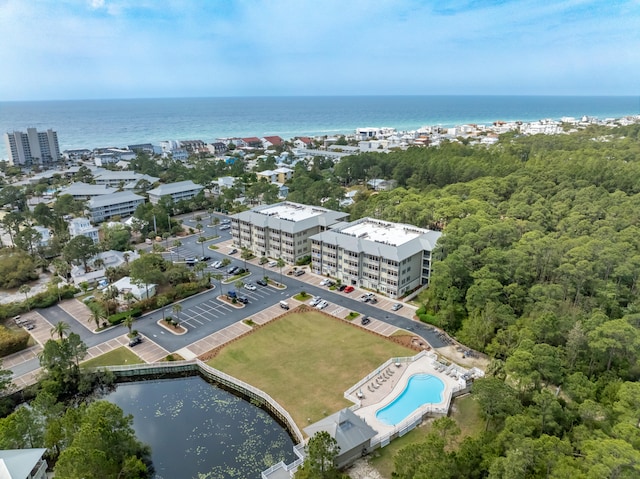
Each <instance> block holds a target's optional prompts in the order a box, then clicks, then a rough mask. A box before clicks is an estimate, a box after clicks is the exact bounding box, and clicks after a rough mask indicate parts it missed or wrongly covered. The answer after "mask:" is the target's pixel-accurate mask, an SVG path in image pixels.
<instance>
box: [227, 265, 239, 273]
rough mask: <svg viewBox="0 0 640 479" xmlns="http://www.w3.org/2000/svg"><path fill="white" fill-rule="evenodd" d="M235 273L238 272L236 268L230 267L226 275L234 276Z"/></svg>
mask: <svg viewBox="0 0 640 479" xmlns="http://www.w3.org/2000/svg"><path fill="white" fill-rule="evenodd" d="M237 271H238V267H237V266H232V267H231V268H229V269H228V270H227V273H228V274H234V273H236V272H237Z"/></svg>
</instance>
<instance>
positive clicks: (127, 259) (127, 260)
mask: <svg viewBox="0 0 640 479" xmlns="http://www.w3.org/2000/svg"><path fill="white" fill-rule="evenodd" d="M130 257H131V255H130V254H129V253H125V254H123V255H122V259H124V262H125V263H126V264H129V258H130Z"/></svg>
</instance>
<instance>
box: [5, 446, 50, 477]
mask: <svg viewBox="0 0 640 479" xmlns="http://www.w3.org/2000/svg"><path fill="white" fill-rule="evenodd" d="M45 452H47V450H46V449H45V448H36V449H4V450H0V478H2V479H45V478H46V477H47V461H45V460H44V459H43V458H42V456H44V453H45Z"/></svg>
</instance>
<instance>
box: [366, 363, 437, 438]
mask: <svg viewBox="0 0 640 479" xmlns="http://www.w3.org/2000/svg"><path fill="white" fill-rule="evenodd" d="M443 391H444V383H443V382H442V380H440V379H439V378H437V377H435V376H432V375H431V374H415V375H413V376H411V377H410V378H409V381H408V382H407V386H406V387H405V388H404V390H403V391H402V393H400V395H399V396H398V397H397V398H395V399H394V400H393V402H391V403H390V404H388V405H387V406H385V407H383V408H382V409H379V410H378V412H377V413H376V418H377V419H378V420H379V421H381V422H383V423H385V424H388V425H390V426H395V425H396V424H400V423H401V422H402V421H404V420H405V419H406V418H407V417H409V416H410V415H411V414H412V413H413V412H414V411H415V410H416V409H418V408H419V407H420V406H422V405H423V404H434V403H439V402H440V401H442V392H443Z"/></svg>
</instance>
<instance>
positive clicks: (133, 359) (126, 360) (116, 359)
mask: <svg viewBox="0 0 640 479" xmlns="http://www.w3.org/2000/svg"><path fill="white" fill-rule="evenodd" d="M143 362H144V361H142V359H140V358H139V357H138V356H136V355H135V354H133V353H132V352H131V351H129V349H127V348H125V347H124V346H122V347H120V348H118V349H114V350H113V351H110V352H108V353H106V354H102V355H101V356H98V357H97V358H93V359H90V360H89V361H85V362H84V363H82V367H83V368H98V367H101V366H117V365H121V364H122V365H124V364H142V363H143Z"/></svg>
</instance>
